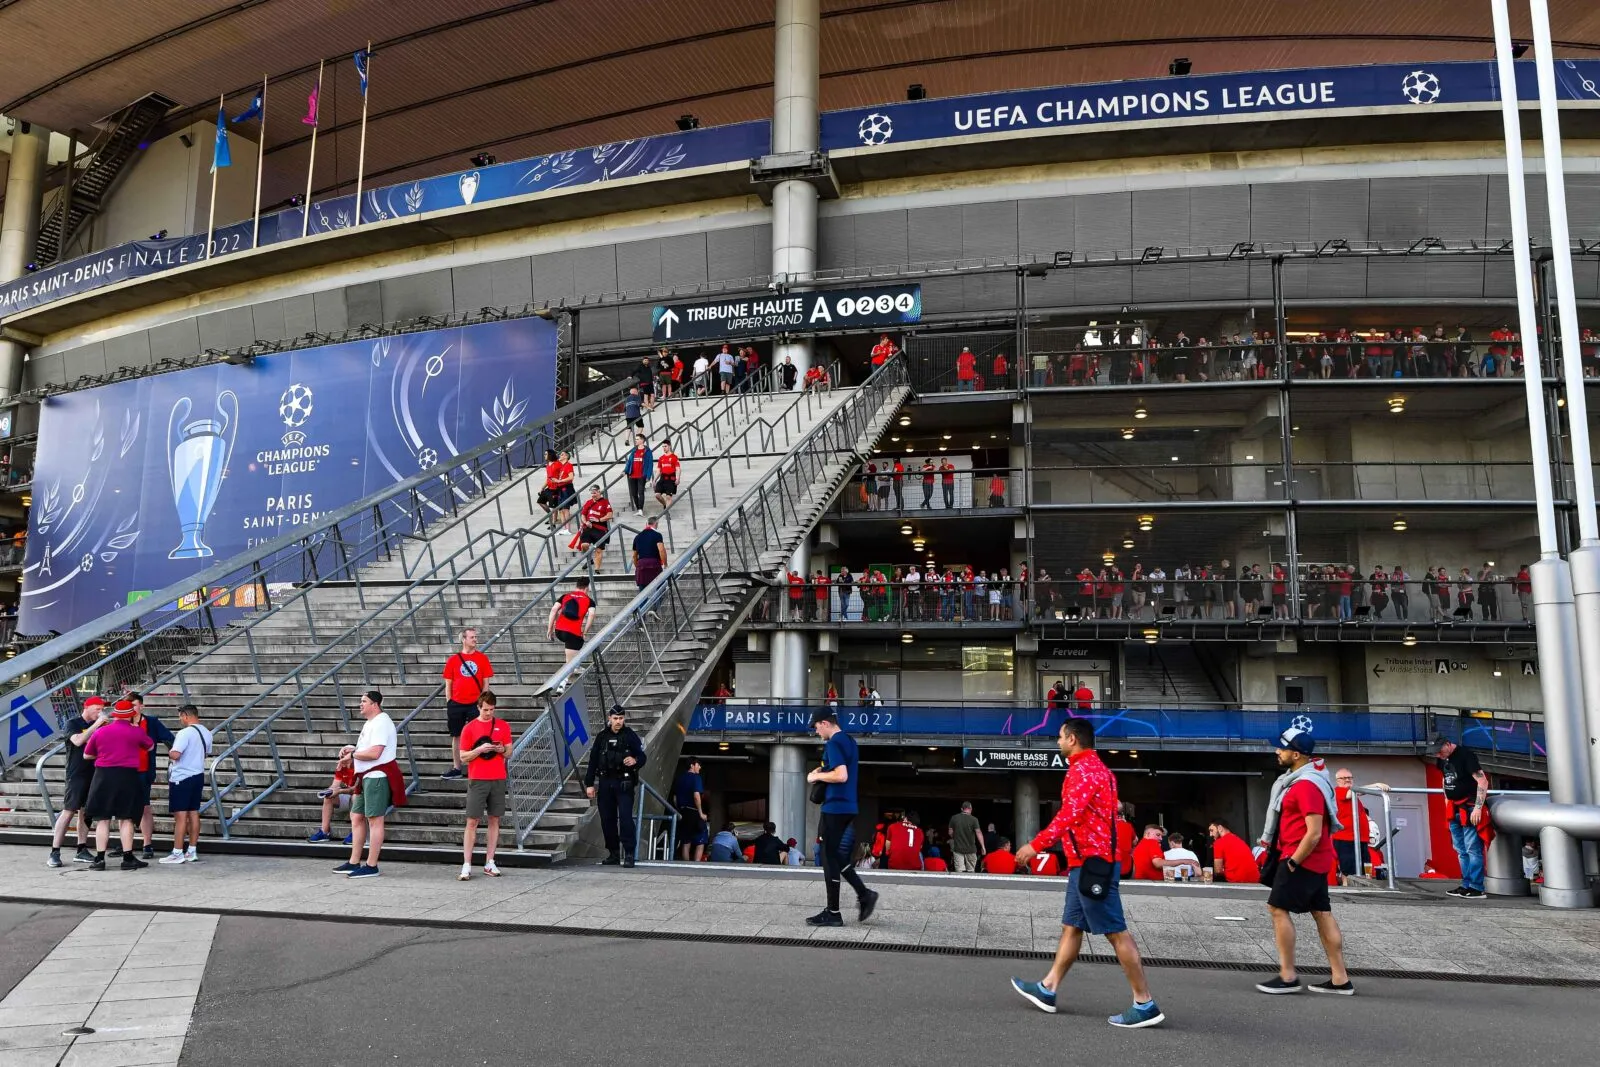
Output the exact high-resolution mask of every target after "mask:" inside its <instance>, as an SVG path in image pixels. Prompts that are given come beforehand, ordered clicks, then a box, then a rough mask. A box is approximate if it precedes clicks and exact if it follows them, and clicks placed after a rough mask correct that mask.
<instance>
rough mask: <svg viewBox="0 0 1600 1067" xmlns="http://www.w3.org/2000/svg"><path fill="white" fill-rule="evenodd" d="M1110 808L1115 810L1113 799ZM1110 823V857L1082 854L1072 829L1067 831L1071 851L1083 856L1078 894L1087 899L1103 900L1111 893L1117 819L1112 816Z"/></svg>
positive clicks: (1115, 853) (1114, 870) (1116, 865)
mask: <svg viewBox="0 0 1600 1067" xmlns="http://www.w3.org/2000/svg"><path fill="white" fill-rule="evenodd" d="M1112 810H1113V811H1115V810H1116V807H1115V801H1114V800H1113V806H1112ZM1109 821H1110V823H1111V856H1112V858H1111V859H1106V858H1104V857H1102V856H1084V855H1083V850H1082V849H1080V848H1079V847H1078V839H1077V838H1076V837H1074V836H1073V834H1072V831H1071V830H1068V831H1067V839H1068V840H1069V841H1071V842H1072V851H1074V852H1076V853H1077V854H1078V855H1079V856H1081V857H1082V858H1083V863H1082V865H1080V866H1079V868H1078V895H1079V896H1081V897H1086V898H1087V899H1089V900H1093V901H1101V900H1105V899H1106V897H1107V896H1109V895H1110V893H1111V879H1112V876H1113V875H1114V874H1115V873H1116V870H1117V867H1118V864H1117V862H1116V855H1117V820H1116V818H1115V816H1113V817H1112V818H1111V819H1110V820H1109Z"/></svg>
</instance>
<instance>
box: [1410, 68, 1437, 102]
mask: <svg viewBox="0 0 1600 1067" xmlns="http://www.w3.org/2000/svg"><path fill="white" fill-rule="evenodd" d="M1400 91H1401V92H1402V93H1404V94H1405V97H1406V99H1407V100H1409V101H1411V102H1412V103H1413V104H1431V103H1433V102H1434V101H1435V100H1437V99H1439V77H1438V75H1436V74H1430V73H1428V72H1427V71H1425V70H1414V71H1412V72H1411V73H1410V74H1407V75H1406V76H1405V78H1404V79H1403V80H1402V81H1401V82H1400Z"/></svg>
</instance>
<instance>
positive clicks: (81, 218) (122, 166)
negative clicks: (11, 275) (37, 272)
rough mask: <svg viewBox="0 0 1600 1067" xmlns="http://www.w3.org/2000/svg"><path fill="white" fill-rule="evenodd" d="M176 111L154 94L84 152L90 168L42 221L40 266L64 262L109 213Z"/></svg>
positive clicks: (129, 109)
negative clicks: (88, 228) (136, 160)
mask: <svg viewBox="0 0 1600 1067" xmlns="http://www.w3.org/2000/svg"><path fill="white" fill-rule="evenodd" d="M172 107H173V102H172V101H171V100H168V99H166V98H165V97H163V96H160V95H158V94H155V93H151V94H150V95H148V96H144V97H141V98H139V99H138V100H135V101H134V102H133V103H131V104H129V105H128V106H127V107H125V108H123V109H122V110H121V111H120V112H118V113H117V114H116V116H114V118H112V119H111V120H110V121H109V122H108V123H107V125H108V126H109V128H108V129H107V130H106V131H105V132H104V133H102V134H101V136H100V137H99V138H97V139H96V140H95V142H94V143H93V144H91V145H90V146H89V148H88V151H87V152H86V153H85V155H86V156H87V157H88V159H89V163H88V166H86V167H85V168H83V171H82V173H80V174H77V175H75V176H73V178H72V195H71V197H70V198H69V197H68V196H66V194H65V191H64V188H63V189H62V190H59V191H58V192H57V195H56V197H55V200H54V202H53V203H52V204H51V205H50V206H49V207H48V208H47V209H46V210H45V213H44V217H43V218H42V219H40V220H39V237H38V240H37V242H36V244H35V251H34V259H35V260H36V261H37V262H38V263H39V264H40V266H49V265H50V264H52V263H54V262H56V260H58V259H60V258H61V250H62V249H63V248H65V247H66V246H67V244H68V243H70V242H71V240H72V238H73V237H74V236H76V234H77V232H78V230H79V228H80V227H82V226H83V225H84V223H86V222H88V221H89V220H90V219H92V218H94V217H95V216H96V215H98V214H100V212H101V211H102V210H104V208H105V205H106V201H107V200H108V199H109V198H110V196H111V192H112V190H113V189H115V188H116V185H117V181H118V179H120V178H121V177H122V175H123V174H124V173H125V172H126V170H127V167H128V163H129V161H130V160H132V159H133V157H134V155H135V154H136V153H138V152H139V150H140V149H141V148H142V147H143V146H144V143H145V139H146V138H147V137H149V136H150V133H151V131H153V130H154V129H155V128H156V127H157V126H158V125H159V124H160V123H161V119H162V118H163V117H164V116H165V115H166V113H167V112H168V111H170V110H171V109H172Z"/></svg>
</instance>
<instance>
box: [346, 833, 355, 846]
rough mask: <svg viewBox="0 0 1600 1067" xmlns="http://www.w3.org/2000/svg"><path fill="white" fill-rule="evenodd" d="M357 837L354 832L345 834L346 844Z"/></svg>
mask: <svg viewBox="0 0 1600 1067" xmlns="http://www.w3.org/2000/svg"><path fill="white" fill-rule="evenodd" d="M355 836H356V835H355V834H354V833H353V832H352V833H348V834H345V835H344V843H345V844H347V845H348V844H349V843H350V841H351V839H352V838H354V837H355Z"/></svg>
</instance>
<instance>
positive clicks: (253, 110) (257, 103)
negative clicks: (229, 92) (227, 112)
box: [233, 93, 261, 123]
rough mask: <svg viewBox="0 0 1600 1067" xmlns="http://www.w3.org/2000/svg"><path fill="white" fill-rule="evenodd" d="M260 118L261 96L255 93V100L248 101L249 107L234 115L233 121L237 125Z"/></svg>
mask: <svg viewBox="0 0 1600 1067" xmlns="http://www.w3.org/2000/svg"><path fill="white" fill-rule="evenodd" d="M260 117H261V94H260V93H257V94H256V95H255V99H254V100H251V101H250V106H249V107H247V108H245V109H244V110H243V111H241V112H239V113H238V114H237V115H235V116H234V117H233V121H234V122H236V123H239V122H243V121H244V120H246V119H254V118H260Z"/></svg>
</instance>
